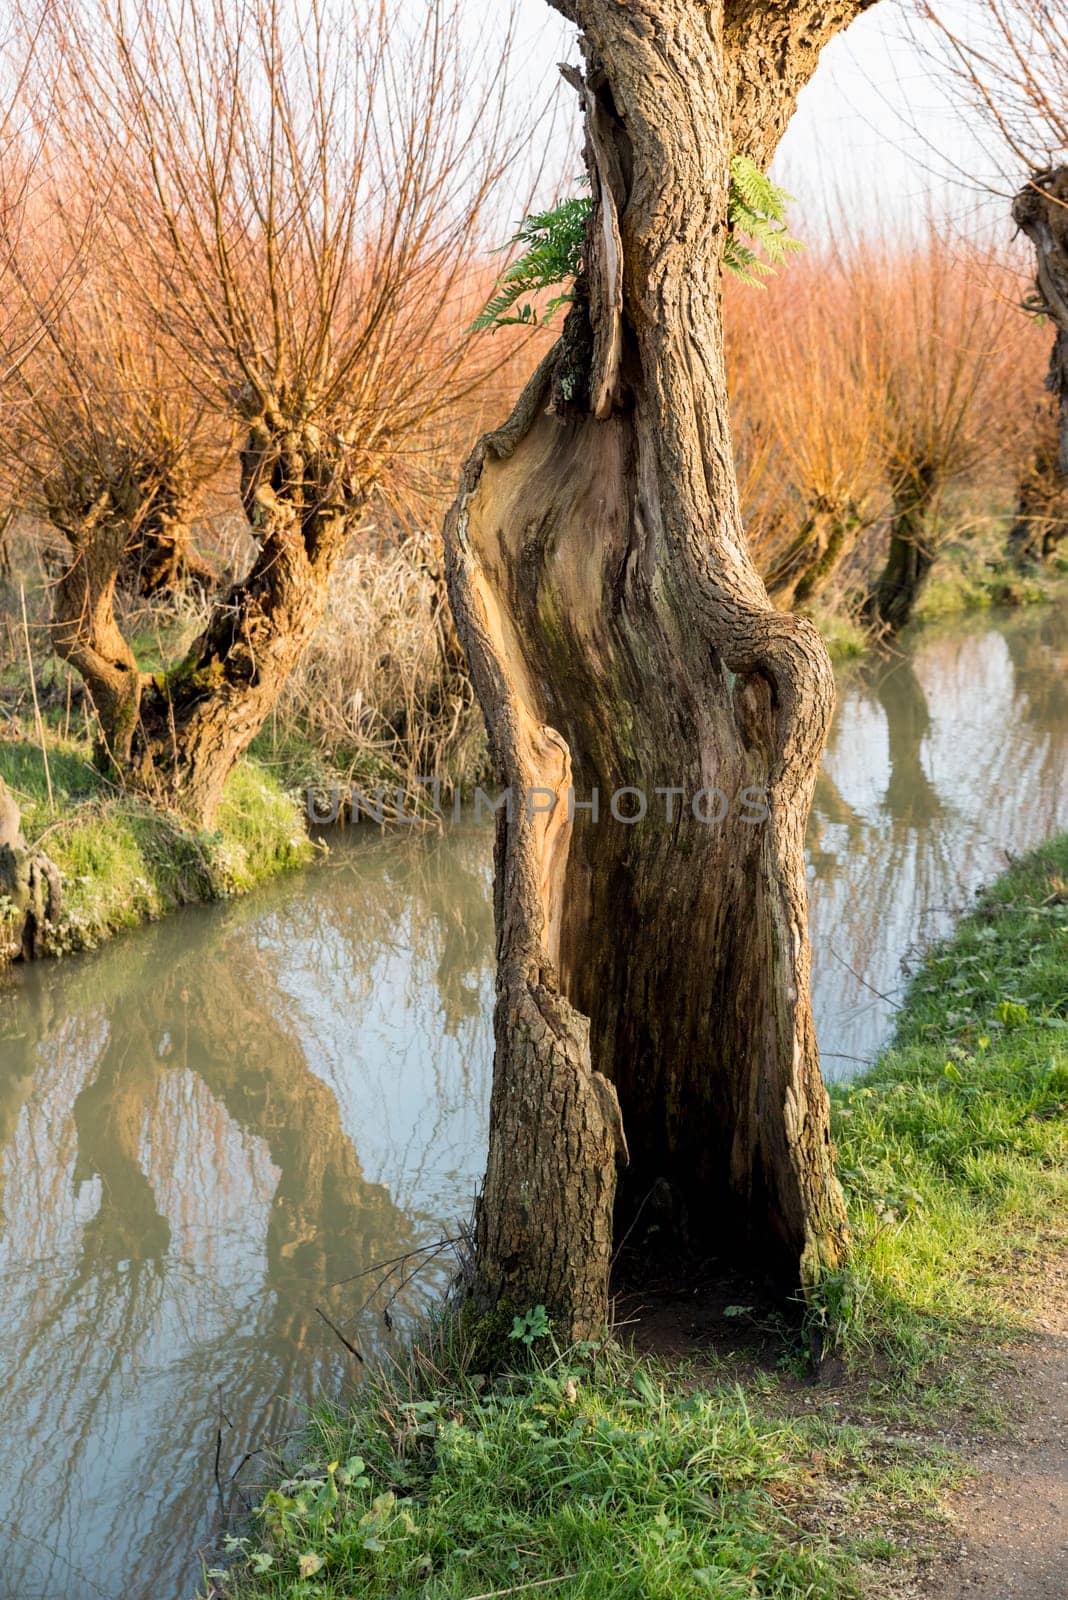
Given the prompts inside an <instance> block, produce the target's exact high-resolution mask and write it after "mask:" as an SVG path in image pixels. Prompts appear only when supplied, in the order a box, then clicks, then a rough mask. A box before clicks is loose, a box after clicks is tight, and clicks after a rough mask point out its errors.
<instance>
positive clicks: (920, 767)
mask: <svg viewBox="0 0 1068 1600" xmlns="http://www.w3.org/2000/svg"><path fill="white" fill-rule="evenodd" d="M1066 653H1068V629H1066V626H1065V619H1064V616H1063V613H1061V612H1058V611H1056V610H1054V609H1053V608H1042V610H1041V611H1040V612H1035V613H1031V614H1027V613H1024V614H1023V615H1020V616H1015V617H1012V618H1009V619H1008V620H1007V621H1003V622H997V623H995V622H994V621H992V620H991V619H990V618H988V617H986V618H980V619H977V620H976V621H973V622H971V623H969V624H968V625H964V624H961V623H959V622H958V623H956V624H955V625H954V626H953V627H952V628H950V627H944V628H938V629H928V630H926V631H924V632H923V633H921V634H920V635H919V636H918V639H917V641H916V644H915V646H914V647H913V649H912V651H911V653H910V654H908V655H905V654H902V653H900V652H893V653H889V654H887V655H880V656H876V657H874V658H872V659H871V660H868V661H865V662H864V663H862V664H861V665H860V666H859V667H858V668H856V669H854V670H853V671H852V672H850V673H849V675H848V677H847V678H846V681H845V683H844V684H843V685H842V687H841V690H840V704H839V709H838V715H837V717H836V720H835V725H834V729H833V731H832V734H831V740H830V745H829V748H828V751H827V757H826V761H825V763H824V773H823V774H822V776H821V781H820V784H819V786H818V787H817V792H816V800H815V805H814V808H813V815H812V824H811V831H810V850H809V861H810V877H811V880H812V882H811V921H812V948H813V991H814V1004H815V1010H816V1021H817V1025H818V1028H819V1035H820V1041H821V1049H822V1052H823V1059H824V1069H825V1072H826V1075H827V1076H828V1077H832V1078H834V1077H849V1076H852V1075H853V1073H855V1072H856V1070H857V1063H858V1061H859V1060H866V1059H869V1058H870V1057H871V1056H872V1055H873V1054H874V1052H875V1050H876V1049H877V1048H878V1045H879V1042H880V1041H881V1039H882V1038H884V1037H885V1034H886V1030H887V1028H888V1026H889V1024H890V1022H891V1019H892V1013H893V1004H892V1001H893V997H894V995H895V994H896V993H898V992H900V988H901V985H902V983H903V980H904V977H905V967H904V965H903V963H907V962H908V961H909V960H910V959H911V958H913V957H914V956H915V954H916V952H917V950H918V949H920V948H922V947H924V946H925V945H926V944H928V943H930V942H931V941H932V940H933V939H936V938H939V937H941V936H942V935H943V934H944V933H945V932H947V931H948V930H949V928H950V927H951V926H952V924H953V922H954V921H955V920H956V918H957V917H958V916H959V915H960V914H961V912H962V911H964V910H966V909H967V907H968V904H969V902H970V899H971V897H972V894H973V893H974V891H975V889H976V888H977V887H978V886H979V885H980V884H981V883H983V882H985V881H987V880H989V879H990V878H992V877H994V876H996V875H997V873H998V872H1000V871H1001V870H1002V868H1003V867H1004V866H1005V862H1006V857H1005V851H1006V850H1009V851H1012V852H1014V853H1015V852H1018V851H1021V850H1025V849H1027V848H1028V847H1029V846H1031V845H1033V844H1036V843H1038V842H1039V841H1040V840H1042V839H1044V838H1047V837H1048V836H1049V835H1050V834H1051V833H1053V832H1054V831H1055V830H1056V829H1057V828H1058V827H1065V826H1068V781H1066V774H1068V693H1065V689H1064V685H1065V675H1064V658H1065V655H1066ZM850 969H852V970H850ZM875 991H881V995H883V996H889V997H890V999H889V1001H888V1000H886V999H883V998H881V997H880V994H879V993H876V992H875Z"/></svg>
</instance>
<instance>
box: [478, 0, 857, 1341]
mask: <svg viewBox="0 0 1068 1600" xmlns="http://www.w3.org/2000/svg"><path fill="white" fill-rule="evenodd" d="M559 9H561V10H564V11H565V12H566V14H568V15H570V16H572V17H573V18H574V20H576V21H577V22H578V23H579V24H580V26H581V27H582V29H583V33H584V47H585V54H586V63H587V70H586V74H585V88H584V90H583V100H584V103H585V106H586V116H587V134H588V138H587V159H588V160H590V161H591V162H592V163H593V167H594V170H593V171H592V172H591V182H592V183H593V186H594V193H595V194H596V193H597V192H598V186H599V185H603V184H604V183H605V181H606V174H611V176H610V177H609V178H608V180H607V181H608V182H609V184H610V186H611V189H612V196H613V200H614V213H615V215H616V216H617V217H618V228H619V238H620V243H621V246H622V252H623V304H622V321H621V330H620V332H621V351H620V358H619V362H618V380H617V383H616V384H615V385H612V384H609V385H607V386H605V385H602V383H601V381H600V377H601V370H602V368H601V364H600V363H599V360H598V358H597V357H596V356H595V359H594V362H593V364H592V368H591V371H588V372H587V373H584V374H581V376H582V377H584V378H591V375H592V381H591V383H590V384H588V385H586V386H583V385H582V384H581V383H579V382H577V381H572V382H569V383H568V385H567V391H569V392H570V393H572V394H576V393H580V392H585V393H588V394H590V395H591V397H592V398H591V405H590V408H589V409H587V410H583V408H582V407H581V406H579V405H576V404H572V405H569V406H566V407H562V406H561V405H560V403H559V395H560V392H561V383H560V375H561V374H560V369H561V367H562V366H566V364H567V363H569V362H571V361H573V360H574V352H575V351H581V350H583V349H589V348H591V346H592V348H593V349H594V350H595V351H600V350H603V349H605V348H606V346H607V345H608V344H610V340H609V341H606V339H605V337H604V331H603V329H601V330H598V328H597V327H594V328H593V330H592V338H590V337H589V336H588V335H587V336H586V337H583V336H582V334H581V329H578V330H576V327H575V324H576V323H577V322H581V321H582V320H583V319H586V318H588V317H589V316H590V314H591V310H592V313H593V315H594V316H595V317H603V316H604V315H605V314H606V311H609V312H610V307H611V303H612V302H611V295H608V296H607V297H605V298H602V297H601V296H600V295H599V294H598V292H597V291H596V290H595V289H594V290H592V291H591V295H590V302H589V307H587V304H586V302H585V301H584V300H583V299H582V298H578V299H577V300H576V304H575V306H574V307H573V309H572V311H571V313H570V314H569V319H568V323H569V326H568V327H565V331H564V335H563V337H562V339H561V342H560V345H559V346H558V347H557V349H556V350H555V351H553V352H552V353H550V355H549V356H548V357H547V358H546V360H545V361H544V362H543V363H542V366H541V367H540V368H539V370H538V372H537V373H536V374H535V376H534V378H533V379H532V381H531V383H530V385H529V386H528V388H527V390H526V392H525V393H524V395H523V397H522V399H521V400H520V402H519V404H518V406H517V408H516V411H515V412H514V414H513V416H512V417H511V419H510V420H509V422H508V423H507V424H506V425H505V426H504V427H503V428H502V429H500V430H498V431H497V432H496V433H493V434H490V435H488V436H487V437H486V438H485V439H483V440H482V442H481V443H480V445H479V446H478V448H477V449H476V451H475V452H474V454H473V456H472V457H471V459H470V461H469V462H468V464H467V467H466V469H465V472H464V476H463V481H462V486H461V490H460V495H459V498H458V500H457V502H456V505H455V506H454V508H453V510H452V512H451V513H450V516H449V519H448V524H447V529H446V554H447V564H448V574H449V582H450V592H451V596H452V601H453V607H454V610H455V612H456V617H457V625H458V628H459V630H460V634H461V638H462V639H463V642H464V645H465V648H466V650H467V653H468V657H469V660H470V664H471V669H472V673H473V677H474V681H475V685H476V689H477V692H478V695H479V698H480V701H481V704H482V707H483V709H484V712H485V715H486V721H487V726H488V729H489V735H490V740H491V745H492V749H493V753H494V756H495V759H496V762H497V766H498V769H499V772H500V774H501V777H502V779H503V781H504V782H505V783H506V784H507V785H508V786H509V787H510V788H511V790H512V795H513V804H512V807H511V809H510V810H503V809H502V812H501V814H500V816H499V822H498V841H497V873H496V888H495V909H496V919H497V932H498V998H497V1012H496V1045H497V1049H496V1060H495V1070H494V1088H493V1103H492V1112H491V1134H490V1153H489V1162H488V1168H487V1175H486V1183H485V1187H484V1192H483V1195H482V1199H481V1202H480V1207H479V1216H478V1233H477V1270H476V1278H475V1283H474V1287H473V1293H474V1299H475V1303H476V1306H477V1307H478V1309H480V1310H488V1309H490V1308H491V1307H493V1306H494V1305H497V1304H499V1303H501V1302H504V1303H507V1304H509V1305H512V1306H514V1307H515V1308H516V1309H519V1310H522V1309H525V1308H526V1306H528V1305H530V1304H533V1303H536V1302H538V1301H542V1302H544V1303H545V1304H546V1306H547V1308H548V1309H549V1311H550V1314H552V1315H554V1316H555V1317H556V1318H557V1319H558V1322H559V1325H560V1327H561V1329H562V1330H563V1332H564V1334H565V1336H567V1335H574V1336H584V1335H585V1334H586V1333H588V1332H589V1331H591V1330H592V1329H595V1328H596V1327H597V1326H598V1325H599V1324H600V1323H601V1322H603V1320H604V1317H605V1312H606V1304H607V1302H606V1285H607V1280H608V1274H609V1269H610V1264H611V1259H612V1251H613V1240H614V1239H616V1240H618V1238H619V1237H620V1236H621V1229H622V1228H623V1227H625V1226H627V1225H628V1224H629V1222H630V1221H631V1220H632V1219H633V1218H634V1217H635V1215H636V1214H637V1212H638V1210H639V1208H640V1206H641V1202H642V1199H643V1197H644V1196H645V1195H646V1194H647V1193H648V1192H649V1190H650V1188H651V1187H652V1186H654V1185H658V1186H661V1187H662V1186H663V1185H664V1184H665V1183H666V1184H667V1185H668V1186H669V1188H670V1191H671V1194H672V1197H673V1203H674V1212H675V1217H676V1224H677V1227H676V1238H675V1239H674V1240H673V1241H670V1243H672V1244H675V1245H679V1246H685V1247H687V1248H690V1249H692V1250H695V1251H700V1252H702V1253H704V1254H705V1255H709V1254H712V1255H716V1256H718V1257H721V1258H727V1257H733V1258H735V1259H737V1258H739V1257H740V1258H742V1259H743V1260H744V1261H745V1262H746V1263H747V1265H749V1266H750V1267H751V1268H752V1269H754V1270H756V1271H758V1272H766V1273H767V1274H768V1275H769V1276H771V1277H772V1278H774V1279H776V1280H777V1281H778V1282H779V1283H780V1284H781V1285H784V1286H789V1287H790V1288H796V1287H797V1285H798V1284H813V1283H814V1282H815V1281H816V1280H817V1279H818V1278H819V1276H820V1274H821V1272H822V1271H823V1270H825V1269H827V1268H832V1267H835V1266H837V1265H838V1263H839V1262H840V1261H841V1260H842V1258H843V1255H844V1251H845V1245H846V1228H845V1219H844V1212H843V1208H842V1203H841V1198H840V1195H839V1192H838V1188H837V1184H836V1182H835V1178H834V1173H833V1166H832V1152H831V1146H830V1138H829V1130H828V1111H827V1102H826V1095H825V1091H824V1088H823V1084H822V1080H821V1078H820V1073H819V1064H818V1058H817V1052H816V1042H815V1037H814V1032H813V1025H812V1015H811V1007H810V1001H809V951H808V935H807V915H806V911H807V907H806V891H805V870H804V856H803V839H804V828H805V821H806V818H807V814H808V810H809V806H810V803H811V798H812V790H813V785H814V782H815V777H816V772H817V768H818V763H819V759H820V754H821V751H822V748H823V743H824V739H825V736H826V731H827V726H828V722H829V718H830V714H831V709H832V704H833V696H834V684H833V675H832V672H831V668H830V663H829V661H828V659H827V655H826V651H825V650H824V647H823V644H822V642H821V640H820V638H819V635H818V633H817V631H816V629H815V628H814V627H813V626H812V625H811V624H810V623H808V622H806V621H804V620H802V619H799V618H795V617H790V616H784V615H781V614H780V613H778V612H776V611H775V610H774V609H773V608H772V606H771V603H770V601H769V599H768V596H767V592H766V590H765V588H764V586H763V584H762V583H761V581H760V578H759V576H758V574H757V572H756V570H755V568H754V567H753V564H752V562H751V560H750V557H749V554H748V551H747V549H746V544H745V540H744V536H743V533H742V529H741V525H740V519H739V514H738V505H737V490H736V484H735V479H734V468H733V460H732V450H731V441H730V436H729V421H728V406H727V392H726V380H725V373H724V362H723V340H722V326H721V319H720V293H719V275H720V262H721V255H722V249H723V242H724V228H725V216H726V202H727V193H728V184H729V163H730V158H731V154H732V152H733V151H734V150H740V151H743V152H745V153H747V154H754V153H755V154H756V155H757V156H758V158H760V159H766V158H768V157H769V156H770V153H771V150H772V149H773V148H774V144H775V142H776V140H777V138H778V135H779V133H780V132H781V130H782V127H783V126H785V122H786V120H787V118H788V116H789V112H790V108H791V107H792V105H793V101H794V98H795V96H796V94H797V92H798V90H799V88H800V87H801V86H802V84H803V83H804V81H805V80H806V78H807V76H808V75H809V73H810V72H811V70H812V69H813V67H814V66H815V63H816V58H817V55H818V49H819V46H820V45H821V44H822V43H823V42H825V40H826V39H828V38H829V37H830V36H831V35H832V34H833V32H834V31H835V30H836V29H837V27H839V26H841V25H842V23H844V22H845V21H846V20H848V18H849V17H850V16H852V15H853V14H855V12H856V11H857V10H859V9H860V7H859V6H857V5H841V6H837V7H836V6H830V7H827V6H823V5H819V6H817V5H814V4H813V5H807V4H799V5H778V6H776V5H771V4H761V5H727V6H725V7H724V6H721V5H716V4H713V5H703V4H698V3H697V0H635V3H632V4H629V5H627V6H626V7H622V6H620V5H618V4H616V3H615V0H568V3H567V4H566V5H565V4H561V5H560V6H559ZM591 126H592V128H593V129H594V132H593V134H592V136H591V133H590V130H591ZM602 149H603V150H605V151H607V152H609V154H608V156H607V157H604V156H602V154H601V151H602ZM606 209H607V208H602V216H603V212H604V210H606ZM600 220H601V217H600V216H598V214H597V212H596V211H595V214H594V218H593V224H594V225H593V226H591V229H590V232H589V236H588V240H587V276H588V279H589V282H590V284H591V285H596V284H598V283H608V284H610V283H611V282H612V281H613V277H612V264H611V260H610V247H609V246H608V240H609V237H610V234H608V233H606V232H605V230H604V229H603V228H601V227H599V226H597V224H598V223H599V221H600ZM606 248H608V250H609V256H608V258H606ZM609 365H611V364H609ZM606 370H607V369H606ZM566 376H568V378H573V377H577V376H579V375H575V374H571V373H568V374H566ZM613 391H614V392H615V399H614V401H613V403H612V404H611V405H610V406H609V408H608V413H609V414H607V415H604V416H602V417H598V416H597V415H596V412H595V409H594V407H595V406H596V404H597V402H598V400H599V399H600V398H601V396H602V395H603V394H604V393H610V392H613ZM624 788H627V789H630V790H632V791H635V792H632V793H631V795H629V796H628V797H625V798H624V799H622V800H621V801H620V802H619V803H618V806H617V809H618V810H619V812H620V813H621V814H623V812H624V810H628V811H631V812H633V811H634V810H636V809H640V806H641V798H640V797H642V796H643V797H644V799H645V804H646V806H647V810H646V814H645V816H644V818H643V819H642V820H641V821H639V822H635V823H634V824H633V825H628V824H627V823H625V822H620V821H617V820H615V818H613V817H612V816H611V815H610V814H609V803H610V797H611V796H612V795H613V793H614V792H615V791H619V790H622V789H624ZM716 788H718V789H719V790H721V791H723V793H724V795H725V796H726V797H727V806H726V812H725V815H723V816H722V819H721V820H720V821H718V823H713V822H711V821H709V820H704V819H706V818H708V817H709V815H710V813H712V814H716V815H718V813H719V809H720V805H721V802H720V801H719V800H718V799H714V798H713V797H712V796H711V795H710V794H709V793H708V791H710V790H712V789H716ZM569 790H570V791H573V794H574V798H575V799H576V800H577V801H578V802H579V803H580V804H581V803H586V802H589V801H590V799H591V797H592V794H593V791H594V790H597V791H599V795H600V804H601V810H602V815H601V818H600V819H599V820H594V819H593V817H592V816H591V814H590V812H588V811H585V810H579V809H578V808H577V806H569V804H568V792H569ZM679 791H681V794H680V793H679ZM746 791H755V792H759V793H760V794H762V795H764V796H766V799H767V806H768V815H767V819H766V820H765V821H762V822H758V821H754V814H755V811H756V808H755V807H754V806H753V805H752V804H747V803H746V799H745V792H746ZM672 792H674V803H673V804H671V795H672ZM530 793H532V794H533V804H532V805H529V804H528V803H526V796H527V795H528V794H530ZM695 797H697V800H698V804H697V806H696V807H695V805H694V800H695ZM553 799H555V805H554V806H553V809H552V810H551V811H549V810H548V809H545V810H542V809H540V808H541V807H545V808H548V806H549V803H550V801H551V800H553ZM669 807H670V810H669ZM695 812H696V813H697V814H695ZM624 1130H625V1135H624ZM628 1144H629V1165H626V1166H622V1164H623V1163H624V1162H626V1160H627V1155H628V1150H627V1146H628ZM617 1163H619V1164H620V1165H621V1166H622V1178H621V1181H620V1183H619V1185H618V1188H619V1193H618V1197H617V1196H616V1188H617V1180H616V1167H617Z"/></svg>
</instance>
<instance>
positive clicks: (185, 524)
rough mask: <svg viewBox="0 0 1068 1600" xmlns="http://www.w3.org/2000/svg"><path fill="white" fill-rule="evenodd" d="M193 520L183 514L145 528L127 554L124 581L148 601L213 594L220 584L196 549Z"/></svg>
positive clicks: (208, 564) (185, 513) (129, 587)
mask: <svg viewBox="0 0 1068 1600" xmlns="http://www.w3.org/2000/svg"><path fill="white" fill-rule="evenodd" d="M190 520H191V519H190V516H189V514H188V512H183V513H181V514H179V515H177V516H174V517H161V518H159V519H158V520H156V522H155V523H154V525H153V526H151V527H146V528H142V529H141V530H140V532H139V533H138V536H137V539H136V541H135V543H134V547H133V549H132V550H128V551H127V553H126V559H125V561H124V562H123V567H122V571H121V573H120V581H121V582H122V583H123V584H124V585H125V586H126V587H127V588H128V589H130V590H131V591H132V592H133V593H135V594H138V595H140V596H141V597H142V599H145V600H151V599H156V598H159V597H161V596H163V595H171V594H176V593H178V592H179V591H180V590H182V589H184V588H194V589H198V590H199V591H200V592H201V593H202V594H210V593H211V591H212V589H214V587H215V584H216V573H215V569H214V568H213V567H212V566H211V564H210V563H209V562H207V561H205V560H204V558H203V556H201V555H199V554H198V552H197V551H196V550H195V549H194V548H193V540H192V534H191V531H190Z"/></svg>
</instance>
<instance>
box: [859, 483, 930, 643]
mask: <svg viewBox="0 0 1068 1600" xmlns="http://www.w3.org/2000/svg"><path fill="white" fill-rule="evenodd" d="M934 503H935V487H934V481H933V478H930V479H928V478H926V477H924V476H923V475H920V476H919V477H918V478H917V480H916V482H915V483H914V484H912V485H910V486H909V488H908V489H907V490H905V491H903V492H902V493H901V494H900V495H899V496H898V497H897V499H896V501H895V504H894V513H893V517H892V519H891V523H890V548H889V550H888V552H887V557H886V565H885V566H884V567H883V570H882V572H881V573H880V574H879V580H878V582H877V583H876V585H875V588H874V589H873V590H872V593H871V595H870V597H869V600H868V604H867V607H866V611H867V615H868V616H869V617H870V618H871V619H872V620H873V621H875V622H877V623H881V624H882V626H883V627H884V628H886V629H887V630H888V631H889V632H890V633H898V632H899V631H900V630H901V629H902V628H903V627H904V626H905V624H906V623H907V622H908V621H909V619H910V618H911V616H912V613H913V611H914V609H915V606H916V602H917V600H918V599H919V597H920V591H921V589H922V588H923V585H924V582H925V580H926V578H927V574H928V573H929V572H930V570H931V567H932V566H933V564H934V558H935V549H934V544H933V543H932V540H931V530H930V520H931V514H932V511H933V507H934Z"/></svg>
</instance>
